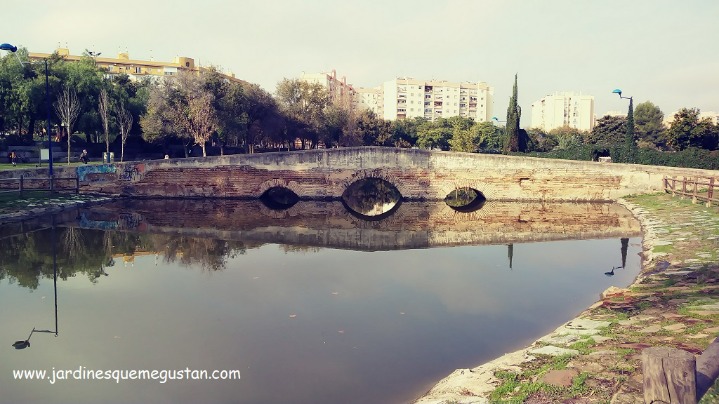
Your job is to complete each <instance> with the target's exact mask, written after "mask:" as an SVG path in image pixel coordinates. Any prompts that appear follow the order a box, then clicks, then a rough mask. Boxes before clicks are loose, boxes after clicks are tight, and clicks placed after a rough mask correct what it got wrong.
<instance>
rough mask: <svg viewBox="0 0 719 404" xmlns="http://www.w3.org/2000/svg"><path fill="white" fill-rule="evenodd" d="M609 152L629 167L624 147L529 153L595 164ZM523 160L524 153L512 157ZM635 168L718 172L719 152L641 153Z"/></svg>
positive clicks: (693, 150)
mask: <svg viewBox="0 0 719 404" xmlns="http://www.w3.org/2000/svg"><path fill="white" fill-rule="evenodd" d="M606 151H609V155H610V156H611V157H612V161H614V162H615V163H626V162H628V160H629V156H627V150H626V148H625V147H624V145H622V144H614V145H604V146H601V145H586V144H585V145H575V146H572V147H568V148H566V149H561V150H552V151H550V152H546V153H530V154H529V155H532V156H536V157H544V158H553V159H564V160H582V161H591V160H595V159H596V156H597V155H604V154H606ZM513 154H514V155H517V156H521V155H525V156H526V155H527V154H522V153H513ZM633 160H635V161H634V163H636V164H646V165H652V166H670V167H687V168H703V169H706V170H719V151H709V150H705V149H697V148H688V149H685V150H682V151H678V152H666V151H660V150H655V149H639V150H638V151H637V153H636V155H635V157H634V158H633Z"/></svg>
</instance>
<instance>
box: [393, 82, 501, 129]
mask: <svg viewBox="0 0 719 404" xmlns="http://www.w3.org/2000/svg"><path fill="white" fill-rule="evenodd" d="M382 89H383V109H384V111H383V118H384V119H386V120H395V119H405V118H409V119H411V118H426V119H428V120H430V121H434V120H436V119H438V118H449V117H453V116H461V117H465V118H472V119H474V120H475V121H477V122H485V121H489V120H490V119H491V117H492V106H493V95H494V89H493V88H492V87H489V86H488V85H487V83H484V82H478V83H468V82H462V83H459V82H450V81H438V80H432V81H425V80H416V79H412V78H397V79H394V80H390V81H387V82H385V83H384V84H383V86H382Z"/></svg>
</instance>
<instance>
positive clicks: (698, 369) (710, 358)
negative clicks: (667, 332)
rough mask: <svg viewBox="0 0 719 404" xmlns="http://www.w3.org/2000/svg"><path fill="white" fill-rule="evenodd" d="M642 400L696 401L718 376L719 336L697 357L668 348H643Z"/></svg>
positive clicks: (684, 403)
mask: <svg viewBox="0 0 719 404" xmlns="http://www.w3.org/2000/svg"><path fill="white" fill-rule="evenodd" d="M642 373H643V377H644V402H645V403H672V404H674V403H676V404H696V403H697V402H699V400H701V398H702V397H703V396H704V394H706V393H707V391H708V390H709V389H710V388H711V387H712V385H713V384H714V382H715V381H716V380H717V377H719V338H716V339H715V340H714V342H712V343H711V344H710V345H709V347H707V349H705V350H704V352H703V353H702V354H701V355H700V356H699V357H696V356H694V355H693V354H691V353H689V352H686V351H683V350H681V349H677V348H670V347H652V348H647V349H645V350H643V351H642Z"/></svg>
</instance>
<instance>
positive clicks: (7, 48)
mask: <svg viewBox="0 0 719 404" xmlns="http://www.w3.org/2000/svg"><path fill="white" fill-rule="evenodd" d="M0 50H4V51H8V52H12V53H15V52H17V46H13V45H10V44H9V43H4V44H0ZM15 57H17V54H16V53H15ZM43 60H44V62H45V112H46V120H45V121H46V124H45V125H46V127H45V130H46V131H47V149H48V161H49V165H48V177H49V180H50V191H51V192H52V191H53V181H52V177H53V172H52V135H51V134H50V85H49V84H48V73H47V59H43ZM18 62H20V64H23V63H22V61H20V58H18Z"/></svg>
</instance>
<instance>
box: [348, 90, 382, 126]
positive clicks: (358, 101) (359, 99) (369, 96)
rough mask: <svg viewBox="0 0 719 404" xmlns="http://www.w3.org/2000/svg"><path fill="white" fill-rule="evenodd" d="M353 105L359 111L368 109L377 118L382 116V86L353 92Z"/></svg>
mask: <svg viewBox="0 0 719 404" xmlns="http://www.w3.org/2000/svg"><path fill="white" fill-rule="evenodd" d="M355 105H357V107H358V108H359V109H368V110H370V111H372V112H374V114H375V115H376V116H377V117H380V118H381V117H383V116H384V99H383V97H382V86H378V87H373V88H364V87H360V88H358V89H356V91H355Z"/></svg>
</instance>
